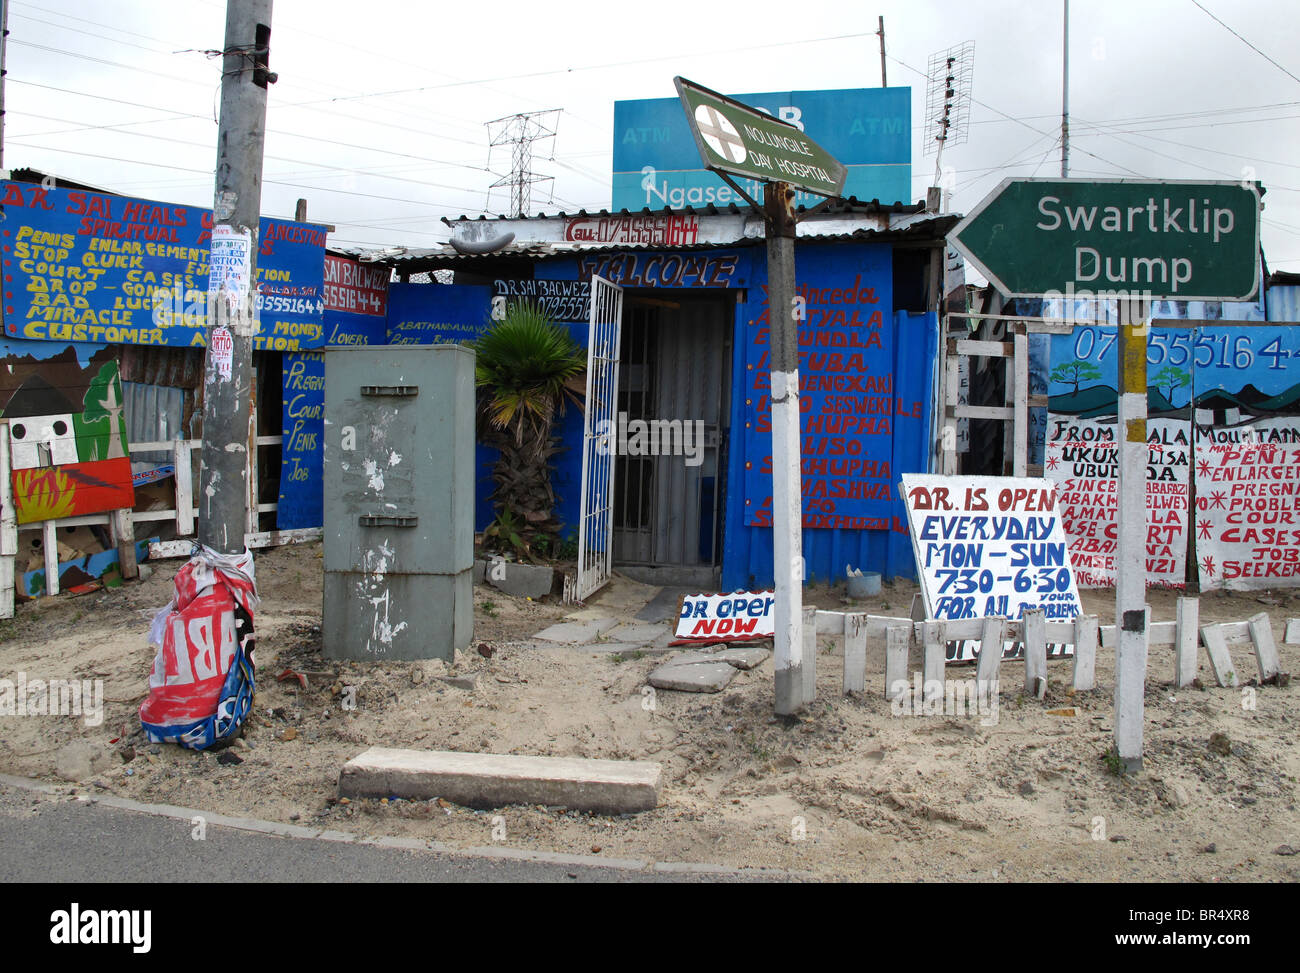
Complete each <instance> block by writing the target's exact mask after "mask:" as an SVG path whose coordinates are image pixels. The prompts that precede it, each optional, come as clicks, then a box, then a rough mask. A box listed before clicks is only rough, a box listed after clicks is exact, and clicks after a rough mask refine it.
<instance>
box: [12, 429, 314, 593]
mask: <svg viewBox="0 0 1300 973" xmlns="http://www.w3.org/2000/svg"><path fill="white" fill-rule="evenodd" d="M280 441H281V437H280V436H278V435H273V436H258V437H257V439H256V444H257V445H258V446H275V445H279V443H280ZM201 445H202V441H201V440H198V439H176V440H172V441H170V442H167V441H161V442H139V443H132V444H131V451H132V452H133V453H156V452H168V453H170V454H171V458H172V464H173V466H174V467H175V474H174V476H173V481H172V482H173V484H174V493H173V505H172V506H171V507H169V508H167V509H164V510H142V511H137V512H133V511H130V510H113V511H109V512H107V513H99V514H84V515H82V516H78V517H65V518H62V519H60V520H46V521H42V522H40V523H39V524H25V525H23V527H22V528H21V530H20V528H19V527H18V522H17V515H16V513H15V510H14V502H13V483H12V481H11V477H10V470H9V462H10V460H9V427H8V424H7V423H0V618H12V617H13V614H14V591H15V585H16V581H17V578H18V577H19V572H18V571H17V569H16V557H17V554H18V535H19V533H20V532H23V533H25V532H27V531H29V530H39V531H40V532H41V535H42V548H43V551H44V555H45V579H46V592H47V593H48V594H51V595H57V594H58V593H59V578H58V557H59V551H58V534H57V531H58V528H60V527H78V526H83V525H100V526H107V527H108V528H109V531H110V533H111V534H112V536H113V540H114V543H115V544H116V545H117V547H118V550H119V551H120V552H123V555H124V560H126V561H129V562H130V564H129V565H128V564H126V563H124V564H123V575H124V576H126V577H134V575H135V571H134V550H135V538H136V535H137V534H140V533H146V536H147V531H148V529H149V527H148V525H151V524H156V523H159V522H170V523H172V524H173V525H175V528H176V534H177V537H178V538H179V539H178V540H171V541H162V542H159V543H154V544H150V545H149V558H150V560H154V559H158V558H169V557H188V556H189V554H190V551H191V550H192V549H193V547H194V535H195V531H196V526H195V525H196V520H197V518H198V513H199V511H198V507H197V505H196V504H195V497H194V482H193V481H194V476H193V466H192V460H193V456H194V450H196V449H198V448H200V446H201ZM248 453H249V458H248V484H249V492H250V497H249V500H250V502H249V503H248V504H247V508H248V514H247V521H246V523H245V535H244V541H245V543H246V544H247V545H248V547H249V548H250V549H256V548H267V547H278V546H280V545H283V544H293V543H298V542H302V541H312V540H319V539H320V538H321V536H322V530H321V528H319V527H310V528H304V529H300V530H272V531H259V530H258V515H259V514H262V513H267V512H270V511H274V510H276V509H277V508H278V506H279V505H278V504H276V503H258V502H257V494H256V491H257V451H256V450H249V451H248ZM128 552H129V554H128Z"/></svg>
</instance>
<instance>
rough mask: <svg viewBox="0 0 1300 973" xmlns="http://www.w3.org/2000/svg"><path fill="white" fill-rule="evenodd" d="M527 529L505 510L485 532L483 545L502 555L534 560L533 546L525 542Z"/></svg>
mask: <svg viewBox="0 0 1300 973" xmlns="http://www.w3.org/2000/svg"><path fill="white" fill-rule="evenodd" d="M526 531H527V528H526V527H525V526H524V525H523V524H522V523H520V522H519V521H518V520H516V519H515V515H514V514H513V513H512V512H511V511H509V510H503V511H501V512H500V513H499V514H497V519H496V520H494V521H492V523H490V524H489V525H488V527H487V530H485V531H483V545H484V546H485V547H487V548H489V549H491V550H494V551H500V552H501V553H503V554H504V553H509V554H514V555H516V556H517V557H526V558H528V559H529V560H530V561H531V560H533V559H534V558H533V551H532V546H531V545H530V544H529V543H528V541H526V540H524V535H525V533H526Z"/></svg>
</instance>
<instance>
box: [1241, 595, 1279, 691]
mask: <svg viewBox="0 0 1300 973" xmlns="http://www.w3.org/2000/svg"><path fill="white" fill-rule="evenodd" d="M1248 624H1249V625H1250V635H1251V639H1250V641H1251V644H1252V645H1253V646H1254V647H1255V662H1256V663H1257V664H1258V665H1259V681H1260V682H1261V683H1263V682H1266V681H1267V680H1269V679H1272V678H1273V677H1274V676H1276V675H1277V674H1278V673H1279V672H1281V671H1282V666H1281V663H1279V662H1278V658H1277V646H1276V645H1275V644H1274V643H1273V625H1272V623H1271V622H1270V621H1269V619H1268V612H1260V613H1259V614H1258V615H1254V616H1252V617H1251V619H1250V621H1249V623H1248Z"/></svg>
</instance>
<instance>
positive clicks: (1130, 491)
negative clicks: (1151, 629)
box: [1115, 297, 1148, 772]
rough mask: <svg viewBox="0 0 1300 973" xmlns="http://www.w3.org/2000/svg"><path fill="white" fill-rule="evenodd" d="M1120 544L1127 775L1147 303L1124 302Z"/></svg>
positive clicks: (1134, 747) (1120, 730) (1119, 672)
mask: <svg viewBox="0 0 1300 973" xmlns="http://www.w3.org/2000/svg"><path fill="white" fill-rule="evenodd" d="M1118 303H1119V314H1120V318H1119V365H1120V370H1119V424H1118V429H1119V443H1118V446H1119V512H1118V516H1119V522H1118V530H1119V545H1118V550H1117V552H1116V554H1117V557H1116V577H1115V625H1116V628H1117V630H1118V632H1119V640H1118V645H1117V647H1116V649H1115V749H1116V751H1117V753H1118V754H1119V758H1120V761H1121V763H1122V765H1123V768H1124V771H1125V772H1131V771H1138V770H1141V769H1142V713H1143V692H1144V690H1145V683H1146V670H1147V617H1146V590H1147V589H1146V560H1145V558H1146V539H1147V530H1146V525H1147V504H1146V470H1147V455H1148V450H1147V325H1146V317H1145V313H1144V311H1145V308H1144V306H1143V305H1144V304H1145V302H1144V301H1142V300H1141V299H1139V298H1130V297H1121V298H1120V299H1119V302H1118Z"/></svg>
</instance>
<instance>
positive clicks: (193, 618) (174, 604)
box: [140, 546, 258, 750]
mask: <svg viewBox="0 0 1300 973" xmlns="http://www.w3.org/2000/svg"><path fill="white" fill-rule="evenodd" d="M174 584H175V594H174V595H173V596H172V600H171V601H170V602H169V603H168V604H167V606H166V607H165V608H163V609H161V610H160V611H159V612H158V613H157V614H156V615H155V616H154V618H153V622H152V623H151V624H150V626H149V644H150V647H152V648H153V649H154V650H155V653H156V655H155V657H154V662H153V670H152V671H151V672H150V673H149V696H148V698H147V699H146V700H145V701H144V702H143V703H141V704H140V723H141V725H142V726H143V727H144V731H145V735H146V736H147V737H148V738H149V740H150V741H151V742H153V743H178V744H180V745H181V746H183V747H188V748H190V749H192V750H204V749H206V748H207V747H210V746H212V744H214V743H216V742H217V741H218V740H223V739H225V738H226V737H228V736H231V735H232V734H234V732H235V731H236V730H238V729H239V727H240V726H241V725H242V724H243V722H244V719H245V718H246V717H247V716H248V713H249V711H250V710H251V709H252V707H253V691H254V682H253V642H254V637H253V609H254V608H255V607H256V605H257V600H258V599H257V585H256V582H255V581H254V577H253V555H252V552H251V551H248V550H245V551H244V553H243V554H239V555H236V554H219V553H218V552H216V551H214V550H212V549H211V548H209V547H203V546H197V547H196V550H195V553H194V554H193V556H191V558H190V560H189V562H188V563H186V565H185V566H184V567H182V568H181V569H180V571H178V572H177V573H176V579H175V582H174Z"/></svg>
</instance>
